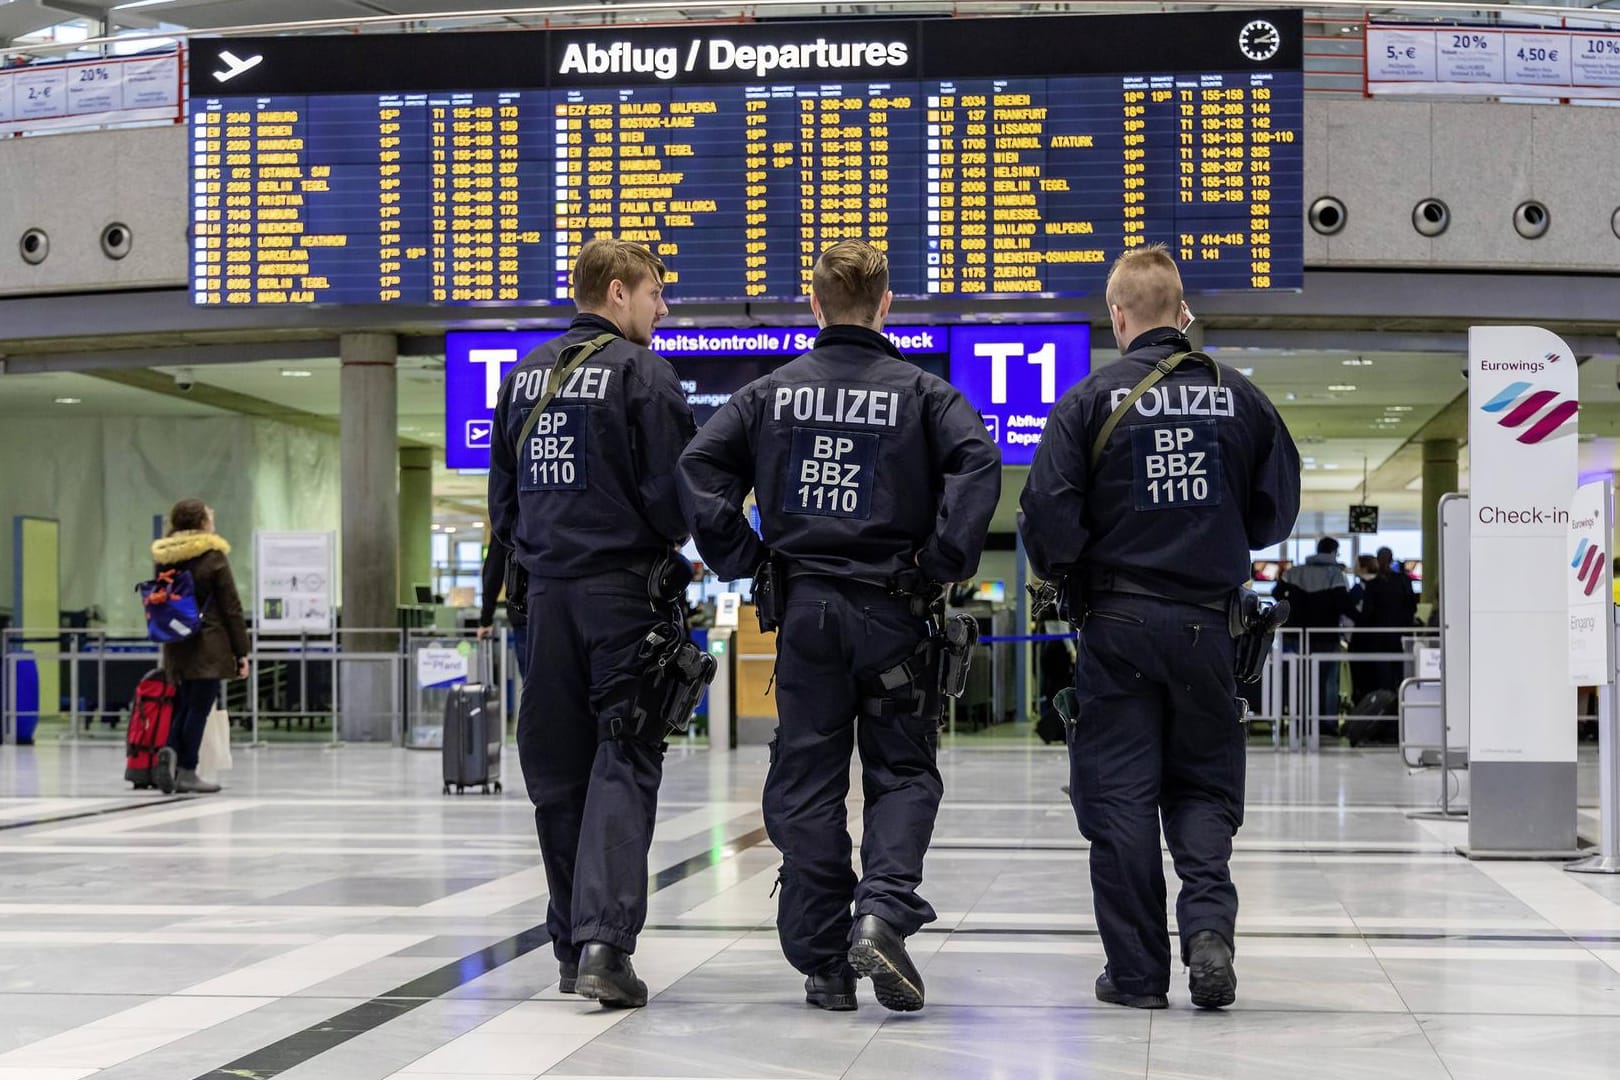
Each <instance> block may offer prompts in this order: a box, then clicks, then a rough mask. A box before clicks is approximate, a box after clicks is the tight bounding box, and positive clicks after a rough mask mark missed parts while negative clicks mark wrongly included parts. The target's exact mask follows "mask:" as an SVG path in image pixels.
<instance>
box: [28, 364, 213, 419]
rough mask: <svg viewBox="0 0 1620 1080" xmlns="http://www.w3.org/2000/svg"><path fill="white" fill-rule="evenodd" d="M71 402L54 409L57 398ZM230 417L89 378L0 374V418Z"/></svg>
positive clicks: (199, 405)
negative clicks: (74, 401)
mask: <svg viewBox="0 0 1620 1080" xmlns="http://www.w3.org/2000/svg"><path fill="white" fill-rule="evenodd" d="M58 398H62V399H68V401H69V402H71V401H73V400H74V399H76V401H77V403H76V404H74V403H62V404H58V403H57V399H58ZM226 415H234V414H229V413H226V412H224V411H223V410H221V409H216V408H213V407H211V406H208V405H204V404H202V403H201V402H196V401H187V400H186V399H185V398H183V397H171V396H169V395H166V394H153V393H149V392H148V391H145V390H137V389H134V388H131V387H127V386H119V385H117V384H115V383H109V382H105V381H103V380H101V379H97V378H94V377H93V376H90V375H78V374H73V373H70V372H48V373H44V374H38V375H0V417H18V418H22V417H27V418H33V419H44V418H61V419H63V420H68V419H72V418H74V417H86V416H97V417H101V416H163V417H205V416H226Z"/></svg>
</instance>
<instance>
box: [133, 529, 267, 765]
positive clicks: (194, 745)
mask: <svg viewBox="0 0 1620 1080" xmlns="http://www.w3.org/2000/svg"><path fill="white" fill-rule="evenodd" d="M230 553H231V545H230V544H229V543H227V542H226V541H225V538H224V537H222V536H220V535H219V534H218V533H216V532H215V531H214V511H213V510H212V509H210V508H209V506H208V504H207V503H205V502H203V501H202V500H201V499H182V500H181V501H180V502H177V503H175V504H174V508H173V509H172V510H170V511H169V533H168V535H167V536H165V537H163V538H162V539H160V540H154V541H153V542H152V561H153V562H154V563H156V564H157V568H158V570H159V571H162V570H166V569H169V568H171V567H172V568H175V569H179V570H187V571H190V573H191V580H192V584H193V586H194V587H195V589H196V593H197V608H198V611H199V612H201V614H202V626H201V627H199V628H198V630H197V632H196V633H195V634H193V635H192V636H191V637H189V638H187V639H186V640H185V641H181V642H177V643H175V644H171V645H165V646H163V672H164V674H165V675H167V676H168V677H169V681H170V682H172V683H174V684H175V695H174V723H173V724H172V725H171V726H170V728H169V745H168V746H166V747H164V748H163V749H162V750H159V751H158V756H157V767H156V769H155V770H154V777H153V779H154V780H155V781H156V783H157V786H158V788H159V789H160V790H162V791H163V792H164V793H165V794H167V793H169V792H174V791H180V792H185V793H187V794H197V795H209V794H213V793H214V792H216V791H218V790H219V785H218V784H208V783H204V782H203V781H202V780H200V779H198V777H197V754H198V752H199V751H200V750H201V749H202V741H203V732H204V731H205V730H206V729H207V727H208V714H209V713H211V712H213V711H214V706H215V705H217V704H218V703H219V694H220V683H221V682H223V681H224V680H226V679H245V678H247V673H248V659H247V658H248V654H249V653H250V652H251V651H252V649H251V647H250V646H249V644H248V634H247V625H246V623H245V622H244V620H243V618H242V601H241V598H240V597H239V596H238V595H237V592H236V579H235V577H233V576H232V575H231V564H230V560H229V559H228V558H226V556H228V555H229V554H230Z"/></svg>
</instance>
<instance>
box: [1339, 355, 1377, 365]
mask: <svg viewBox="0 0 1620 1080" xmlns="http://www.w3.org/2000/svg"><path fill="white" fill-rule="evenodd" d="M1339 363H1341V364H1343V365H1344V366H1345V367H1372V361H1371V360H1368V359H1367V358H1366V357H1363V356H1352V357H1351V358H1350V359H1348V360H1340V361H1339Z"/></svg>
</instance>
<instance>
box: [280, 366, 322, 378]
mask: <svg viewBox="0 0 1620 1080" xmlns="http://www.w3.org/2000/svg"><path fill="white" fill-rule="evenodd" d="M314 374H315V373H314V372H313V371H304V370H302V369H300V368H282V369H281V377H282V378H283V379H307V378H310V377H311V376H312V375H314Z"/></svg>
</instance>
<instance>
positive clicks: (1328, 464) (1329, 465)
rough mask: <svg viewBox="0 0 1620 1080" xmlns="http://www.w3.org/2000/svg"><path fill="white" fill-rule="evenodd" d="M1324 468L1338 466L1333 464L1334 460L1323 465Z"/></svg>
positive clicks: (1335, 467)
mask: <svg viewBox="0 0 1620 1080" xmlns="http://www.w3.org/2000/svg"><path fill="white" fill-rule="evenodd" d="M1322 468H1324V469H1337V468H1338V466H1337V465H1335V464H1333V462H1331V461H1330V462H1328V463H1327V464H1326V465H1324V466H1322Z"/></svg>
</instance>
